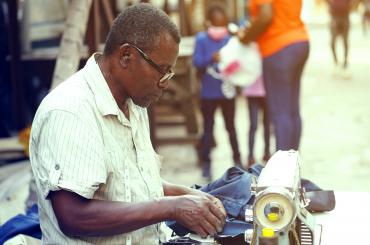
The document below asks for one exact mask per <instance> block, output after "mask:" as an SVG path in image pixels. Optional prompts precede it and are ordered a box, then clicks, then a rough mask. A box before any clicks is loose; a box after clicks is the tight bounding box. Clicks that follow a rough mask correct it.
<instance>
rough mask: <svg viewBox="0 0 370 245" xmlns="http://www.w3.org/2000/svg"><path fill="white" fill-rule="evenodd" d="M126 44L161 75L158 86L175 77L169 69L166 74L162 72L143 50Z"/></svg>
mask: <svg viewBox="0 0 370 245" xmlns="http://www.w3.org/2000/svg"><path fill="white" fill-rule="evenodd" d="M127 44H128V45H130V46H131V47H133V48H134V49H136V50H137V51H138V53H139V54H140V56H141V57H142V58H143V59H144V60H145V61H146V62H147V63H149V64H150V65H151V66H152V67H153V68H154V69H155V70H156V71H157V72H159V73H160V74H161V75H162V77H161V79H159V82H158V85H159V86H161V85H163V84H164V82H165V81H167V80H170V79H171V78H172V77H173V76H174V75H175V73H174V72H173V71H172V70H171V69H170V70H168V71H167V72H164V71H163V70H162V69H161V67H160V66H159V65H158V64H157V63H155V62H154V61H153V60H152V59H151V58H149V55H147V54H146V53H145V52H144V51H143V50H141V49H140V48H139V47H137V46H136V45H134V44H131V43H127Z"/></svg>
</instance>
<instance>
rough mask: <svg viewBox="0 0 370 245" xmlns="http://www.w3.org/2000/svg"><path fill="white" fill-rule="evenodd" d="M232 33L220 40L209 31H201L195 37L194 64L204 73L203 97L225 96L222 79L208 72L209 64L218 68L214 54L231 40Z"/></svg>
mask: <svg viewBox="0 0 370 245" xmlns="http://www.w3.org/2000/svg"><path fill="white" fill-rule="evenodd" d="M229 39H230V35H228V36H227V37H225V38H224V39H222V40H220V41H215V40H213V39H211V38H210V37H209V36H208V34H207V32H200V33H198V34H197V35H196V37H195V48H194V53H193V64H194V66H195V67H196V68H197V69H198V71H200V73H201V74H202V77H201V83H202V86H201V92H200V94H201V98H204V99H221V98H225V96H224V94H223V93H222V91H221V83H222V81H221V80H219V79H215V78H213V77H212V76H211V75H209V74H208V73H207V72H206V69H207V67H208V66H213V67H214V68H215V69H216V70H217V64H216V63H214V62H213V61H212V55H213V54H214V53H215V52H218V51H219V50H220V49H221V48H222V47H223V46H225V45H226V43H227V42H228V41H229Z"/></svg>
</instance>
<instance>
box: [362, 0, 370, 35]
mask: <svg viewBox="0 0 370 245" xmlns="http://www.w3.org/2000/svg"><path fill="white" fill-rule="evenodd" d="M362 2H363V4H364V13H363V15H362V29H363V31H364V34H367V28H368V26H369V25H370V0H362Z"/></svg>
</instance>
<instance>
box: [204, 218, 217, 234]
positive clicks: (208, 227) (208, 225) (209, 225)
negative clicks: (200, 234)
mask: <svg viewBox="0 0 370 245" xmlns="http://www.w3.org/2000/svg"><path fill="white" fill-rule="evenodd" d="M214 220H215V219H214ZM201 225H202V227H203V229H204V230H205V231H206V232H207V234H209V235H212V236H214V235H216V234H217V232H218V229H217V227H215V226H214V225H212V223H211V222H209V221H208V219H204V220H202V223H201Z"/></svg>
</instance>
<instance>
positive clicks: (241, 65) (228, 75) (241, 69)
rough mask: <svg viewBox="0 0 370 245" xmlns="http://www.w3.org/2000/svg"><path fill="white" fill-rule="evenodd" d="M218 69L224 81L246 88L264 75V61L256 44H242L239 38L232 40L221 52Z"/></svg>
mask: <svg viewBox="0 0 370 245" xmlns="http://www.w3.org/2000/svg"><path fill="white" fill-rule="evenodd" d="M218 68H219V70H220V72H221V75H222V77H223V78H224V80H226V81H228V82H230V83H231V84H233V85H235V86H241V87H245V86H248V85H250V84H252V83H253V82H255V81H256V80H257V78H258V77H259V76H261V74H262V60H261V55H260V53H259V50H258V47H257V44H256V43H250V44H248V45H245V44H242V43H241V42H240V41H239V39H238V37H236V36H234V37H232V38H230V40H229V42H228V43H227V44H226V45H225V46H224V47H223V48H222V49H221V50H220V62H219V64H218Z"/></svg>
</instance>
